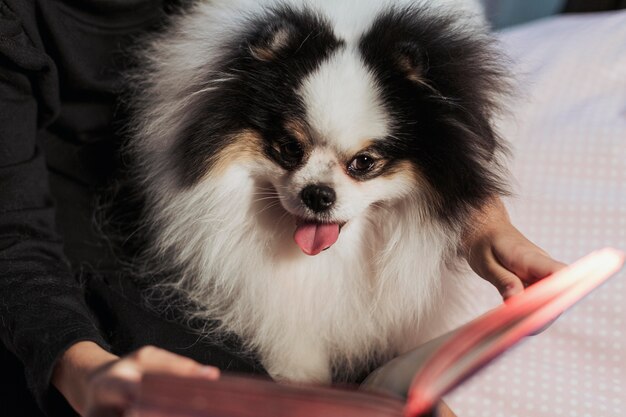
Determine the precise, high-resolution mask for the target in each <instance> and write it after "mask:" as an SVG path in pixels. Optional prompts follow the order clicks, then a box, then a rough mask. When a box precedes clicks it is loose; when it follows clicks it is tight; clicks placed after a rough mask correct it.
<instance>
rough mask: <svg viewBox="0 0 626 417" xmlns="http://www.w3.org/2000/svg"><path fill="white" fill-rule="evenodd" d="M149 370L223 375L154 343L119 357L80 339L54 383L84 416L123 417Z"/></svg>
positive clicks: (59, 367) (63, 361) (58, 368)
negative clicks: (160, 347)
mask: <svg viewBox="0 0 626 417" xmlns="http://www.w3.org/2000/svg"><path fill="white" fill-rule="evenodd" d="M146 372H161V373H168V374H172V375H178V376H189V377H192V376H193V377H201V378H207V379H211V380H215V379H218V378H219V375H220V371H219V369H217V368H214V367H211V366H203V365H201V364H199V363H198V362H196V361H194V360H192V359H189V358H186V357H183V356H179V355H176V354H174V353H171V352H168V351H166V350H163V349H159V348H156V347H153V346H146V347H143V348H141V349H139V350H136V351H135V352H133V353H130V354H128V355H126V356H124V357H122V358H120V357H118V356H115V355H112V354H110V353H108V352H106V351H105V350H104V349H102V348H101V347H100V346H98V345H97V344H95V343H93V342H79V343H77V344H75V345H73V346H71V347H70V348H69V349H68V350H67V351H66V352H65V354H64V355H63V357H62V358H61V360H60V361H59V363H58V364H57V366H56V368H55V371H54V375H53V378H52V382H53V384H54V385H55V386H56V387H57V388H58V389H59V391H60V392H61V393H62V394H63V395H64V396H65V398H66V399H67V400H68V402H69V403H70V405H72V407H74V409H75V410H76V411H77V412H78V413H79V414H81V415H82V416H84V417H121V416H122V415H123V414H124V412H125V410H127V409H128V408H129V407H130V405H131V404H132V402H133V401H134V400H135V398H136V397H137V394H138V392H139V383H140V382H141V378H142V376H143V374H144V373H146Z"/></svg>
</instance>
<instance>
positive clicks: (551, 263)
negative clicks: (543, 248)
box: [526, 253, 566, 284]
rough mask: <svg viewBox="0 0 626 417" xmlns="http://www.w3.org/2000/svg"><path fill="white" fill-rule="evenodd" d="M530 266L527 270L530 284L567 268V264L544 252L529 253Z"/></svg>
mask: <svg viewBox="0 0 626 417" xmlns="http://www.w3.org/2000/svg"><path fill="white" fill-rule="evenodd" d="M529 258H530V259H529V260H528V263H527V265H528V268H527V272H526V277H527V280H526V282H527V283H528V284H533V283H535V282H537V281H539V280H541V279H543V278H545V277H547V276H549V275H552V274H554V273H555V272H557V271H559V270H561V269H563V268H565V266H566V265H565V264H564V263H562V262H559V261H555V260H554V259H552V258H551V257H549V256H548V255H545V254H543V253H533V254H531V255H529Z"/></svg>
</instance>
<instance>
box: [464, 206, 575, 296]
mask: <svg viewBox="0 0 626 417" xmlns="http://www.w3.org/2000/svg"><path fill="white" fill-rule="evenodd" d="M463 254H464V256H465V258H466V260H467V262H468V264H469V265H470V266H471V267H472V269H473V270H474V272H476V273H477V274H478V275H480V276H481V277H482V278H484V279H486V280H487V281H489V282H491V283H492V284H493V285H494V286H495V287H496V288H497V289H498V291H499V292H500V294H501V295H502V297H503V298H504V299H506V298H509V297H511V296H512V295H515V294H519V293H520V292H522V291H523V290H524V288H525V287H527V286H528V285H530V284H532V283H534V282H536V281H538V280H540V279H542V278H545V277H546V276H548V275H550V274H552V273H554V272H556V271H558V270H559V269H561V268H563V267H564V266H565V264H563V263H561V262H559V261H556V260H554V259H552V257H551V256H550V255H548V254H547V253H546V252H545V251H544V250H543V249H541V248H540V247H538V246H537V245H535V244H534V243H532V242H531V241H530V240H528V239H527V238H526V237H525V236H524V235H523V234H522V233H521V232H520V231H519V230H517V228H515V226H513V225H512V224H511V220H510V219H509V215H508V213H507V211H506V208H505V207H504V204H503V203H502V201H501V200H500V199H499V198H496V199H494V200H492V201H491V202H490V203H489V204H487V205H485V207H484V208H483V210H482V211H481V212H479V213H476V215H475V218H474V221H473V222H472V224H471V225H470V227H469V228H468V230H466V231H465V234H464V236H463Z"/></svg>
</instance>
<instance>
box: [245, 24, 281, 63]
mask: <svg viewBox="0 0 626 417" xmlns="http://www.w3.org/2000/svg"><path fill="white" fill-rule="evenodd" d="M290 36H291V33H290V31H289V29H287V28H281V29H278V30H277V31H276V33H274V36H273V37H272V40H271V41H270V42H268V43H267V44H265V45H263V46H257V47H250V52H251V53H252V56H253V57H254V58H256V59H258V60H259V61H272V60H273V59H274V58H276V53H277V52H278V51H280V50H281V49H282V48H284V47H285V46H287V45H288V43H289V38H290Z"/></svg>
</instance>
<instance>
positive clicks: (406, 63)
mask: <svg viewBox="0 0 626 417" xmlns="http://www.w3.org/2000/svg"><path fill="white" fill-rule="evenodd" d="M398 66H399V67H400V70H401V71H402V72H404V73H405V74H406V77H407V78H408V79H409V80H411V81H413V82H414V83H417V84H424V79H423V78H422V77H421V75H420V68H419V67H416V66H415V65H413V64H412V63H411V59H410V58H409V57H408V56H405V55H402V56H400V57H399V58H398Z"/></svg>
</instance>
